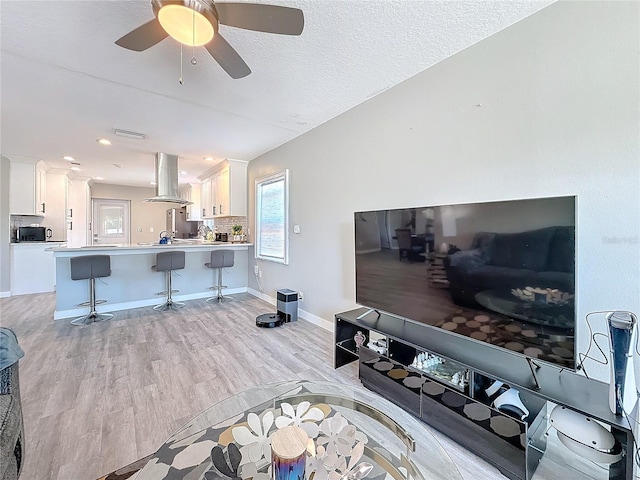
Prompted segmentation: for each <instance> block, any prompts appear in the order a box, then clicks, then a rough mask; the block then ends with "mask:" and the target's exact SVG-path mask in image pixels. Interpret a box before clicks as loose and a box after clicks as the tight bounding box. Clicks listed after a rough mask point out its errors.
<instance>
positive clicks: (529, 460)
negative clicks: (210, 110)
mask: <svg viewBox="0 0 640 480" xmlns="http://www.w3.org/2000/svg"><path fill="white" fill-rule="evenodd" d="M358 331H360V332H362V333H363V334H364V336H365V341H364V345H363V346H362V347H360V348H359V349H357V348H356V343H355V340H354V336H355V335H356V333H357V332H358ZM374 338H382V339H384V340H382V341H380V342H379V344H380V345H381V346H379V345H373V344H372V345H371V348H367V344H368V343H369V342H370V341H373V339H374ZM354 361H359V368H360V373H359V375H360V380H361V382H362V384H363V385H364V386H365V387H367V388H369V389H370V390H373V391H375V392H377V393H379V394H380V395H382V396H384V397H385V398H388V399H389V400H391V401H392V402H394V403H396V404H397V405H399V406H401V407H403V408H404V409H405V410H407V411H408V412H411V413H412V414H413V415H415V416H416V417H418V418H420V419H421V420H423V421H424V422H425V423H427V424H429V425H430V426H432V427H434V428H436V429H438V430H440V431H441V432H443V433H444V434H445V435H447V436H449V437H450V438H452V439H453V440H455V441H456V442H457V443H459V444H460V445H462V446H464V447H465V448H467V449H468V450H470V451H472V452H474V453H475V454H477V455H479V456H480V457H482V458H484V459H485V460H487V461H488V462H489V463H491V464H493V465H495V466H496V467H497V468H498V469H499V470H500V471H501V472H502V473H503V474H504V475H505V476H507V477H508V478H511V479H514V480H531V477H532V476H533V474H534V473H535V471H536V468H537V467H538V464H539V462H540V460H541V459H542V456H543V455H544V453H545V450H546V447H547V436H546V432H547V430H548V422H547V417H548V415H547V413H548V412H547V405H548V404H547V401H549V402H552V403H554V404H558V405H564V406H566V407H568V408H571V409H573V410H575V411H578V412H580V413H582V414H584V415H587V416H589V417H592V418H595V419H597V420H599V421H601V422H603V423H604V424H606V425H608V426H609V427H610V429H611V432H612V433H613V434H614V436H615V437H616V438H617V439H618V441H620V443H621V444H622V447H623V449H624V450H625V452H632V448H633V435H632V432H631V430H630V429H629V425H628V423H627V421H626V420H625V419H624V418H623V417H617V416H615V415H614V414H613V413H611V411H610V410H609V406H608V385H607V384H604V383H602V382H598V381H594V380H589V379H587V378H586V377H584V376H581V375H577V374H575V373H573V372H571V371H568V370H561V369H560V368H559V367H554V366H551V365H549V364H545V363H540V364H539V365H538V366H535V365H533V364H531V363H528V362H527V360H526V358H525V357H523V356H520V355H517V354H514V353H510V352H509V351H508V350H503V349H499V348H496V347H492V346H490V345H486V344H484V343H482V342H476V341H473V340H471V339H468V338H466V337H463V336H459V335H455V334H452V333H450V332H447V331H444V330H442V329H439V328H433V327H431V326H429V325H423V324H420V323H417V322H413V321H410V320H404V319H401V318H398V317H394V316H391V315H385V314H378V313H377V312H375V311H371V312H369V313H368V314H367V309H365V308H360V309H356V310H351V311H348V312H344V313H339V314H337V315H336V316H335V354H334V367H335V368H339V367H341V366H343V365H346V364H347V363H351V362H354ZM532 370H533V372H532ZM533 373H535V376H534V374H533ZM496 380H499V381H501V382H503V383H504V384H505V386H507V385H508V386H510V387H511V388H515V389H517V390H518V391H519V393H520V399H521V400H522V402H523V404H524V405H525V407H526V409H527V410H528V411H529V415H528V416H526V418H524V419H523V420H519V419H517V418H514V416H513V415H507V414H505V413H503V412H502V411H499V410H497V409H495V408H493V407H492V399H494V398H495V395H491V396H489V395H487V393H486V389H487V387H488V386H490V385H492V384H493V382H495V381H496ZM594 467H595V465H594ZM633 475H634V474H633V455H632V454H626V455H625V456H623V458H622V460H621V461H619V462H617V463H615V464H613V465H611V466H610V467H609V479H610V480H633V479H634V476H633Z"/></svg>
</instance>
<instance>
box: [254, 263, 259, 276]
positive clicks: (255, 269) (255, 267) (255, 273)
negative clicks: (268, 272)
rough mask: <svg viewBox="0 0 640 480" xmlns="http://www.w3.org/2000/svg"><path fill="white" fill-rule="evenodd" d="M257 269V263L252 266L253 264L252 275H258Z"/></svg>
mask: <svg viewBox="0 0 640 480" xmlns="http://www.w3.org/2000/svg"><path fill="white" fill-rule="evenodd" d="M259 270H260V269H259V268H258V265H254V266H253V274H254V275H258V271H259Z"/></svg>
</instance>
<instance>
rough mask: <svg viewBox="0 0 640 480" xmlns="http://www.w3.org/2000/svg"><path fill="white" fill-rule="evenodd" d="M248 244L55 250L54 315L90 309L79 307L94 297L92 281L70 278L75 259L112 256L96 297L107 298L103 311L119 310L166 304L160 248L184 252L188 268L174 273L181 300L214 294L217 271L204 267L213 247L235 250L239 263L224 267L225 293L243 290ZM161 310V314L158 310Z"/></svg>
mask: <svg viewBox="0 0 640 480" xmlns="http://www.w3.org/2000/svg"><path fill="white" fill-rule="evenodd" d="M249 246H250V244H248V243H218V244H200V243H193V244H191V243H185V244H173V245H131V246H124V247H122V246H118V247H107V246H102V247H100V246H92V247H86V248H56V249H53V250H54V252H53V254H54V256H55V261H56V284H57V287H56V310H55V313H54V319H55V320H58V319H62V318H70V317H74V316H79V315H82V314H83V313H86V311H87V309H86V308H79V307H78V306H77V305H78V304H79V303H82V302H86V301H87V300H88V299H89V281H88V280H77V281H74V280H71V263H70V262H71V258H72V257H77V256H86V255H109V256H110V257H111V276H109V277H105V278H101V279H96V298H98V299H103V300H106V303H104V304H101V305H98V308H97V310H98V312H117V311H120V310H129V309H132V308H140V307H146V306H152V305H157V304H160V303H162V302H163V300H164V299H163V297H162V296H159V295H157V293H158V292H161V291H163V290H165V289H166V287H165V274H164V272H155V271H153V270H151V266H152V265H155V263H156V255H157V254H158V253H160V252H168V251H174V250H183V251H184V252H185V268H184V269H182V270H176V271H175V272H174V274H173V278H172V282H173V285H172V286H173V288H174V289H176V290H179V292H178V293H176V294H174V295H173V299H174V300H176V301H185V300H193V299H197V298H206V297H210V296H212V295H213V292H212V290H210V289H209V288H210V287H211V286H213V285H214V284H215V282H216V280H215V277H214V273H215V272H216V270H212V269H210V268H207V267H205V266H204V264H205V263H207V262H209V261H210V259H211V251H212V250H214V249H216V250H219V249H230V250H233V251H234V252H235V253H234V256H235V260H234V266H233V267H230V268H225V269H224V270H223V272H224V273H223V275H224V284H225V285H226V286H227V287H228V288H226V289H225V290H224V293H225V294H226V295H228V294H234V293H243V292H246V291H247V286H248V281H249V279H248V265H249V263H248V262H249V259H248V247H249ZM159 314H161V313H159Z"/></svg>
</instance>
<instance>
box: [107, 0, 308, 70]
mask: <svg viewBox="0 0 640 480" xmlns="http://www.w3.org/2000/svg"><path fill="white" fill-rule="evenodd" d="M151 7H152V9H153V13H154V15H155V17H156V18H154V19H153V20H151V21H149V22H147V23H145V24H143V25H141V26H139V27H138V28H136V29H134V30H132V31H131V32H129V33H127V34H126V35H124V36H123V37H121V38H119V39H118V40H116V42H115V43H116V45H118V46H120V47H124V48H127V49H129V50H134V51H136V52H142V51H143V50H146V49H148V48H150V47H153V46H154V45H155V44H156V43H159V42H161V41H162V40H164V39H165V38H167V37H168V36H171V37H172V38H174V39H175V40H177V41H178V42H180V43H182V44H184V45H188V46H190V47H191V46H193V47H197V46H201V45H204V47H205V48H206V49H207V51H208V52H209V54H211V56H212V57H213V58H214V59H215V60H216V62H218V63H219V64H220V66H221V67H222V68H223V69H224V71H225V72H227V73H228V74H229V75H230V76H231V77H232V78H242V77H246V76H247V75H249V74H250V73H251V69H250V68H249V66H248V65H247V64H246V63H245V62H244V60H243V59H242V57H240V55H239V54H238V52H236V51H235V49H234V48H233V47H232V46H231V45H229V43H228V42H227V41H226V40H225V39H224V37H222V35H220V32H219V31H218V28H219V26H220V24H223V25H229V26H232V27H238V28H244V29H246V30H254V31H257V32H266V33H278V34H281V35H300V34H301V33H302V29H303V27H304V15H303V13H302V10H299V9H297V8H291V7H282V6H277V5H262V4H256V3H214V2H213V0H151Z"/></svg>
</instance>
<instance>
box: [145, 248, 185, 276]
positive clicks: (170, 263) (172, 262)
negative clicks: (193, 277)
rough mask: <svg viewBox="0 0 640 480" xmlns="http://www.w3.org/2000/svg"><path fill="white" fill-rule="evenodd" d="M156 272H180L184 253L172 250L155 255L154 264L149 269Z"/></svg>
mask: <svg viewBox="0 0 640 480" xmlns="http://www.w3.org/2000/svg"><path fill="white" fill-rule="evenodd" d="M151 268H153V269H154V270H155V271H156V272H166V271H167V270H181V269H183V268H184V251H182V250H174V251H172V252H162V253H158V254H157V255H156V264H155V265H154V266H153V267H151Z"/></svg>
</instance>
